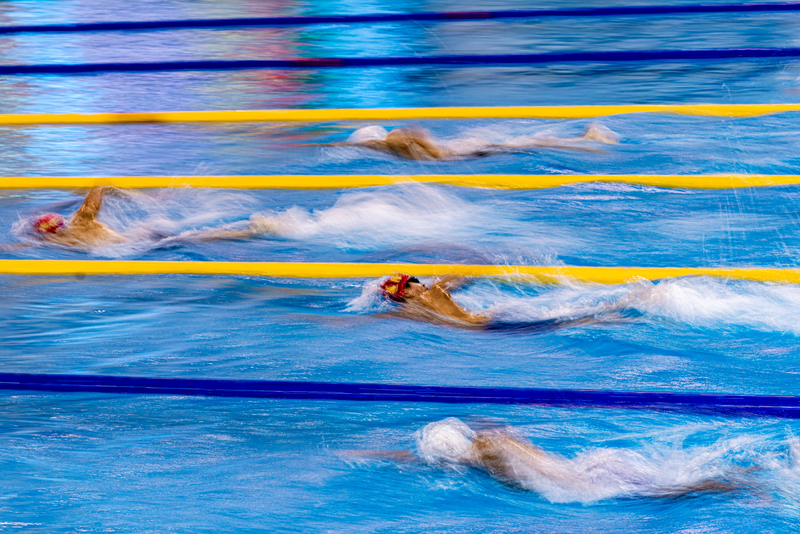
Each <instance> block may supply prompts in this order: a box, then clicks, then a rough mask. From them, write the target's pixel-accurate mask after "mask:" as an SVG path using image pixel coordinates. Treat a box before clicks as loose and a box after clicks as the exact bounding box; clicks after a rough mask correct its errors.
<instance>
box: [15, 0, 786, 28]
mask: <svg viewBox="0 0 800 534" xmlns="http://www.w3.org/2000/svg"><path fill="white" fill-rule="evenodd" d="M759 11H760V12H775V11H784V12H785V11H800V3H796V2H776V3H753V4H717V5H709V4H694V5H677V6H620V7H600V8H582V9H581V8H579V9H525V10H506V11H449V12H425V13H396V14H370V15H327V16H307V17H257V18H237V19H199V20H156V21H131V22H91V23H77V24H38V25H27V26H3V27H0V34H9V33H25V32H27V33H46V32H58V33H65V32H92V31H130V30H168V29H172V30H180V29H209V28H234V27H247V26H251V27H253V26H255V27H258V26H261V27H265V26H308V25H314V24H365V23H387V22H436V21H445V22H446V21H458V20H493V19H520V18H550V17H609V16H623V15H675V14H693V13H743V12H759Z"/></svg>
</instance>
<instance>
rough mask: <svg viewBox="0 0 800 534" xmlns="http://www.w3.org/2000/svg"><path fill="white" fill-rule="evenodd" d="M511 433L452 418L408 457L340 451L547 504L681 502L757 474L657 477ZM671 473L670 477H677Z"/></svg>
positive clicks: (428, 430) (617, 455) (732, 487)
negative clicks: (434, 468) (483, 480)
mask: <svg viewBox="0 0 800 534" xmlns="http://www.w3.org/2000/svg"><path fill="white" fill-rule="evenodd" d="M516 434H517V433H516V431H515V430H514V429H498V428H494V429H490V430H479V431H477V432H476V431H474V430H473V429H471V428H470V427H469V426H467V425H466V424H464V423H463V422H462V421H460V420H459V419H456V418H449V419H445V420H443V421H437V422H435V423H430V424H428V425H427V426H425V428H423V429H422V431H421V432H420V433H419V434H418V443H417V450H416V453H415V452H414V451H410V450H405V451H346V454H349V455H352V456H367V457H375V458H388V459H392V460H395V461H412V462H413V461H420V460H421V461H424V462H425V463H428V464H433V465H451V466H457V465H463V466H468V467H472V468H475V469H480V470H483V471H485V472H487V473H488V474H489V475H491V476H492V477H494V478H495V479H497V480H498V481H499V482H501V483H503V484H505V485H507V486H511V487H514V488H518V489H523V490H527V491H534V492H537V493H540V494H542V495H543V496H545V497H546V498H549V499H551V500H553V501H561V502H565V501H576V500H586V501H592V500H600V499H608V498H614V497H672V498H675V497H681V496H687V495H691V494H698V493H724V492H732V491H737V490H742V489H745V488H747V487H749V486H750V485H751V484H748V483H747V482H746V481H745V480H744V478H743V475H745V474H746V473H748V472H750V471H753V470H756V469H758V467H750V468H741V467H738V466H734V465H732V466H730V468H729V469H728V470H727V472H726V471H722V472H720V470H719V469H718V468H713V469H708V470H707V472H709V473H714V475H713V476H712V475H706V474H704V473H703V469H700V468H699V466H698V465H695V463H696V462H695V463H692V462H689V464H690V465H688V466H687V467H688V468H689V469H686V470H685V472H683V470H682V469H681V466H675V465H670V466H669V467H668V468H666V469H664V468H662V469H658V468H657V467H656V466H654V465H652V464H651V465H648V463H649V461H648V460H647V459H646V458H645V457H642V456H641V455H638V454H636V453H632V452H629V451H619V450H614V449H599V450H598V451H596V452H595V453H594V454H592V453H589V454H585V455H579V456H578V457H576V458H574V459H568V458H565V457H563V456H560V455H557V454H553V453H550V452H547V451H545V450H543V449H541V448H539V447H537V446H536V445H534V444H533V443H530V442H529V441H528V440H526V439H524V438H521V437H519V436H517V435H516ZM676 467H677V469H676Z"/></svg>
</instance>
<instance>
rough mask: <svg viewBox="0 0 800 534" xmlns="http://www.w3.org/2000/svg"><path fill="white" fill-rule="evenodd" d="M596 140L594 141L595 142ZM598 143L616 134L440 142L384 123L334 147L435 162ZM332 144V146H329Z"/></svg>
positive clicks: (597, 130)
mask: <svg viewBox="0 0 800 534" xmlns="http://www.w3.org/2000/svg"><path fill="white" fill-rule="evenodd" d="M593 142H594V143H593ZM595 143H601V144H606V145H615V144H618V143H619V141H618V139H617V135H616V134H615V133H614V132H612V131H611V130H609V129H608V128H606V127H605V126H600V125H599V124H590V125H588V126H587V127H586V129H585V130H584V132H583V134H582V135H580V136H578V137H569V138H558V137H548V136H543V135H528V136H522V137H517V138H515V139H513V140H511V141H508V142H506V143H490V142H488V141H486V140H484V139H480V138H467V139H453V140H451V141H447V142H443V141H437V140H436V139H434V138H433V137H431V135H430V134H429V133H428V131H427V130H425V129H424V128H418V127H402V128H395V129H394V130H392V131H391V132H389V131H387V130H386V129H385V128H383V127H381V126H365V127H363V128H359V129H358V130H356V131H355V132H353V133H352V134H351V135H350V137H349V138H348V139H347V141H345V142H343V143H332V145H334V146H357V147H362V148H368V149H371V150H376V151H378V152H384V153H386V154H391V155H393V156H397V157H400V158H405V159H413V160H422V161H434V160H455V159H463V158H478V157H483V156H489V155H492V154H498V153H504V152H516V151H524V150H530V149H533V148H560V149H574V150H591V151H594V150H598V148H597V147H596V146H593V145H594V144H595ZM329 146H330V145H329Z"/></svg>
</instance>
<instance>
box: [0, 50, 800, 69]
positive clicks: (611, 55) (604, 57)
mask: <svg viewBox="0 0 800 534" xmlns="http://www.w3.org/2000/svg"><path fill="white" fill-rule="evenodd" d="M798 56H800V48H722V49H706V50H639V51H621V52H570V53H562V54H500V55H459V56H414V57H350V58H335V57H334V58H316V59H266V60H237V61H166V62H158V63H82V64H74V65H2V66H0V75H10V74H84V73H97V72H143V71H187V70H243V69H317V68H359V67H361V68H363V67H407V66H420V65H422V66H434V65H442V66H449V67H470V66H476V65H536V64H543V63H616V62H624V61H672V60H687V61H696V60H708V59H754V58H760V59H780V58H793V57H798Z"/></svg>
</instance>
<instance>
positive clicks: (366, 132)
mask: <svg viewBox="0 0 800 534" xmlns="http://www.w3.org/2000/svg"><path fill="white" fill-rule="evenodd" d="M387 135H389V132H387V131H386V128H384V127H383V126H364V127H363V128H359V129H358V130H356V131H355V132H353V133H351V134H350V137H348V138H347V142H348V143H366V142H368V141H383V140H384V139H386V136H387Z"/></svg>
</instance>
